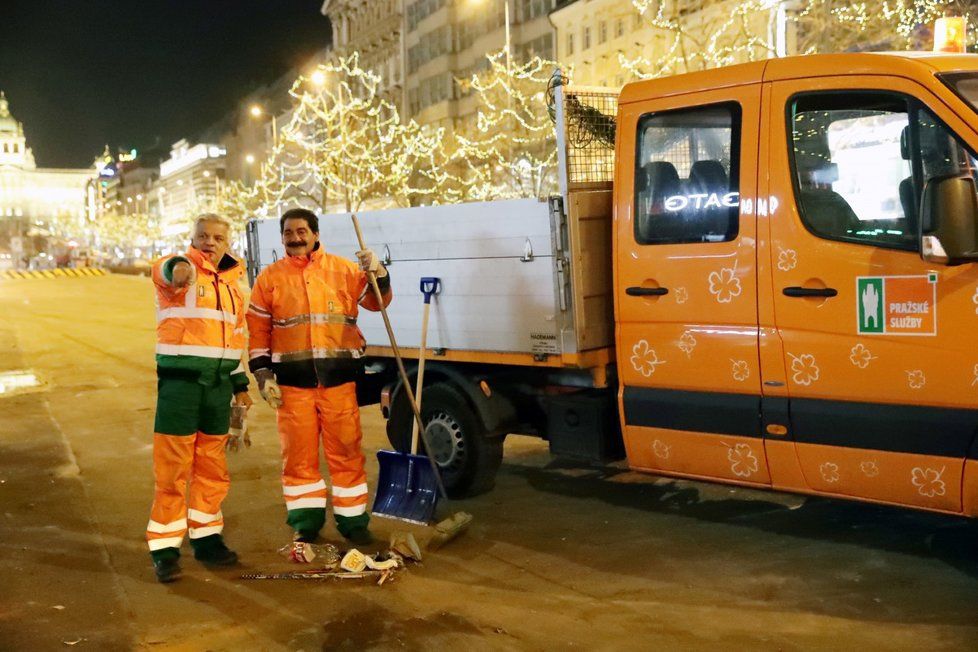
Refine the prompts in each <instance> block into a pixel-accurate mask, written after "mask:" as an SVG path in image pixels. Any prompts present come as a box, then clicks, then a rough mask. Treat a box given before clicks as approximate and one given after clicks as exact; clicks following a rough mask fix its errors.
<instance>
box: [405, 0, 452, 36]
mask: <svg viewBox="0 0 978 652" xmlns="http://www.w3.org/2000/svg"><path fill="white" fill-rule="evenodd" d="M444 6H445V0H415V2H412V3H411V4H409V5H408V6H407V23H408V31H410V32H413V31H414V30H415V29H417V27H418V23H420V22H421V21H422V20H424V19H425V18H427V17H428V16H430V15H431V14H433V13H435V12H436V11H438V10H439V9H441V8H442V7H444Z"/></svg>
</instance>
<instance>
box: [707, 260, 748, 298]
mask: <svg viewBox="0 0 978 652" xmlns="http://www.w3.org/2000/svg"><path fill="white" fill-rule="evenodd" d="M709 280H710V294H712V295H713V298H714V299H716V300H717V302H718V303H730V302H731V301H733V299H734V297H739V296H740V293H741V287H740V279H739V278H737V266H736V265H734V266H733V267H724V268H723V269H721V270H720V271H719V272H710V278H709Z"/></svg>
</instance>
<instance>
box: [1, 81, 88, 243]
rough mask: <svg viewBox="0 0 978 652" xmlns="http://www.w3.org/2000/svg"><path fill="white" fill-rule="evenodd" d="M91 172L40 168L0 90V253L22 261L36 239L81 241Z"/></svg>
mask: <svg viewBox="0 0 978 652" xmlns="http://www.w3.org/2000/svg"><path fill="white" fill-rule="evenodd" d="M93 176H95V170H94V169H58V168H39V167H37V165H36V164H35V162H34V154H33V152H32V151H31V149H30V147H29V146H28V144H27V138H26V137H25V135H24V127H23V124H22V123H21V122H18V121H17V120H16V119H15V118H14V116H13V115H12V114H11V112H10V105H9V103H8V101H7V98H6V96H5V95H4V94H3V93H2V92H0V251H2V252H3V254H4V256H5V258H6V259H7V260H13V261H21V262H22V256H24V255H26V256H30V255H31V254H32V253H34V251H33V250H35V249H37V248H38V247H36V246H34V245H32V244H31V243H30V242H29V240H30V238H31V236H32V234H35V235H40V236H41V237H45V238H48V237H62V238H73V237H82V236H84V232H85V226H86V221H85V216H86V210H85V191H86V186H87V184H88V182H89V180H90V179H91V178H92V177H93Z"/></svg>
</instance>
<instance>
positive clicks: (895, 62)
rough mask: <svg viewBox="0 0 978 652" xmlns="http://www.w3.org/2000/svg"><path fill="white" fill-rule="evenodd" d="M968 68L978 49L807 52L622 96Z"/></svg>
mask: <svg viewBox="0 0 978 652" xmlns="http://www.w3.org/2000/svg"><path fill="white" fill-rule="evenodd" d="M968 70H972V71H978V54H948V53H945V52H851V53H844V54H809V55H802V56H796V57H783V58H778V59H766V60H763V61H754V62H751V63H742V64H738V65H734V66H725V67H723V68H713V69H711V70H703V71H699V72H691V73H686V74H683V75H673V76H670V77H658V78H655V79H647V80H643V81H639V82H633V83H631V84H628V85H626V86H625V87H624V88H623V89H622V91H621V94H620V95H619V98H618V102H619V104H628V103H629V102H638V101H640V100H645V99H649V98H652V97H666V96H669V95H681V94H683V93H695V92H698V91H707V90H712V89H718V88H729V87H732V86H743V85H746V84H756V83H760V82H761V81H775V80H782V79H800V78H805V77H824V76H828V75H896V76H900V77H909V78H916V77H919V76H920V75H921V74H925V75H931V74H935V73H939V72H959V71H968Z"/></svg>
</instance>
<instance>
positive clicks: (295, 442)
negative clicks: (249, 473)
mask: <svg viewBox="0 0 978 652" xmlns="http://www.w3.org/2000/svg"><path fill="white" fill-rule="evenodd" d="M278 431H279V437H280V438H281V442H282V491H283V493H284V494H285V506H286V509H287V510H288V515H287V517H286V522H287V523H288V524H289V525H290V526H291V527H292V529H293V530H295V531H296V532H300V533H303V534H314V533H316V532H319V530H320V529H322V527H323V525H325V523H326V504H327V499H328V495H329V492H328V491H327V489H326V482H325V481H324V480H323V476H322V475H321V474H320V472H319V446H320V442H322V448H323V452H324V453H325V454H326V465H327V467H328V468H329V477H330V483H331V485H332V493H333V497H332V503H333V516H334V517H335V518H336V529H337V530H339V532H340V534H342V535H344V536H346V535H348V534H349V533H350V531H351V530H353V529H355V528H359V527H366V526H367V523H368V522H369V520H370V516H369V514H367V473H366V471H365V470H364V461H365V460H364V456H363V451H362V450H361V449H360V442H361V439H362V438H363V434H362V432H361V430H360V407H359V406H358V405H357V392H356V383H345V384H343V385H338V386H336V387H316V388H305V387H288V386H285V385H283V386H282V407H280V408H279V409H278Z"/></svg>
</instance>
